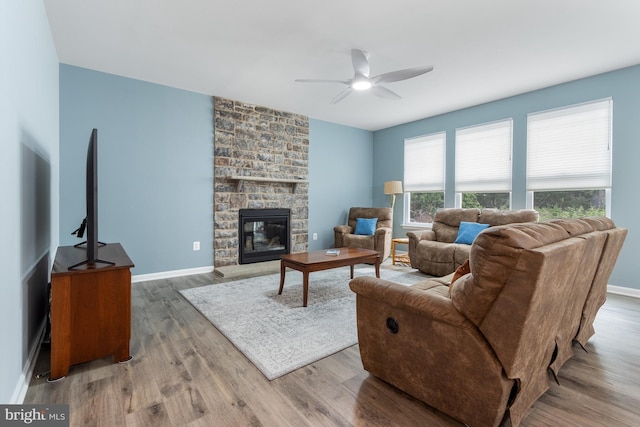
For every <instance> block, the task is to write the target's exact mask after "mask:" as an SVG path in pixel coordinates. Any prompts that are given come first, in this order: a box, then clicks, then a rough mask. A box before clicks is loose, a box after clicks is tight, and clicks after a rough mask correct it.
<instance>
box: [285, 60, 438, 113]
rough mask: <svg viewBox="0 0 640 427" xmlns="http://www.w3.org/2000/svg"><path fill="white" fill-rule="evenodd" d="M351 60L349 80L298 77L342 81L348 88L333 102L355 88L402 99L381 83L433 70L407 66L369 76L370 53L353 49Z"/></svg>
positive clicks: (323, 81)
mask: <svg viewBox="0 0 640 427" xmlns="http://www.w3.org/2000/svg"><path fill="white" fill-rule="evenodd" d="M351 62H353V70H354V74H353V78H351V79H349V80H323V79H296V82H300V83H341V84H343V85H346V86H347V88H346V89H345V90H343V91H342V92H340V93H339V94H337V95H336V96H335V97H334V98H333V99H332V100H331V102H330V103H331V104H335V103H337V102H340V101H342V100H343V99H344V98H346V97H347V95H349V94H350V93H351V92H352V91H354V90H358V91H361V90H370V91H371V93H373V94H374V95H376V96H379V97H381V98H385V99H400V98H401V96H400V95H398V94H397V93H395V92H394V91H392V90H389V89H387V88H386V87H384V86H380V84H381V83H393V82H398V81H400V80H407V79H411V78H413V77H417V76H419V75H421V74H425V73H428V72H429V71H431V70H433V67H432V66H427V67H415V68H406V69H404V70H397V71H391V72H388V73H384V74H379V75H377V76H374V77H370V76H369V71H370V67H369V53H368V52H365V51H363V50H360V49H351Z"/></svg>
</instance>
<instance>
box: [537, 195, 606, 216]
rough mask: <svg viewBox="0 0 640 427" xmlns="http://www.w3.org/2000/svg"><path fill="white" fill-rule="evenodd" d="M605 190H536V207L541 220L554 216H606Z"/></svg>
mask: <svg viewBox="0 0 640 427" xmlns="http://www.w3.org/2000/svg"><path fill="white" fill-rule="evenodd" d="M605 200H606V199H605V190H575V191H536V192H535V193H533V206H534V209H535V210H537V211H538V213H539V214H540V221H546V220H549V219H553V218H580V217H584V216H605V215H606V208H605V203H606V202H605Z"/></svg>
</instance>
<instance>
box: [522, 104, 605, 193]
mask: <svg viewBox="0 0 640 427" xmlns="http://www.w3.org/2000/svg"><path fill="white" fill-rule="evenodd" d="M611 109H612V101H611V99H610V98H608V99H605V100H600V101H595V102H589V103H586V104H580V105H575V106H571V107H567V108H561V109H557V110H550V111H543V112H539V113H532V114H529V115H528V116H527V190H529V191H536V190H579V189H595V188H610V187H611Z"/></svg>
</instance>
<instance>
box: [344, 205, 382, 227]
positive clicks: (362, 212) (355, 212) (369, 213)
mask: <svg viewBox="0 0 640 427" xmlns="http://www.w3.org/2000/svg"><path fill="white" fill-rule="evenodd" d="M358 218H378V222H377V223H376V230H377V229H378V228H383V227H385V228H391V227H393V211H392V210H391V208H351V209H349V218H348V221H347V225H349V226H350V227H351V229H352V230H354V231H355V229H356V224H357V220H358Z"/></svg>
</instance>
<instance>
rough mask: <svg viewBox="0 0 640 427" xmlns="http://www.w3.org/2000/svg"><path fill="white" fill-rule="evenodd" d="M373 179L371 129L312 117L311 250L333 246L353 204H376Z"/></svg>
mask: <svg viewBox="0 0 640 427" xmlns="http://www.w3.org/2000/svg"><path fill="white" fill-rule="evenodd" d="M372 180H373V133H372V132H370V131H366V130H362V129H357V128H352V127H348V126H342V125H338V124H334V123H329V122H324V121H321V120H314V119H310V120H309V250H319V249H324V248H330V247H333V244H334V238H333V227H335V226H336V225H341V224H346V223H347V215H348V213H349V208H350V207H353V206H364V207H370V206H373V204H372V200H373V188H372V182H373V181H372ZM382 206H386V205H382ZM313 233H318V240H315V241H314V240H312V239H313Z"/></svg>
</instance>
